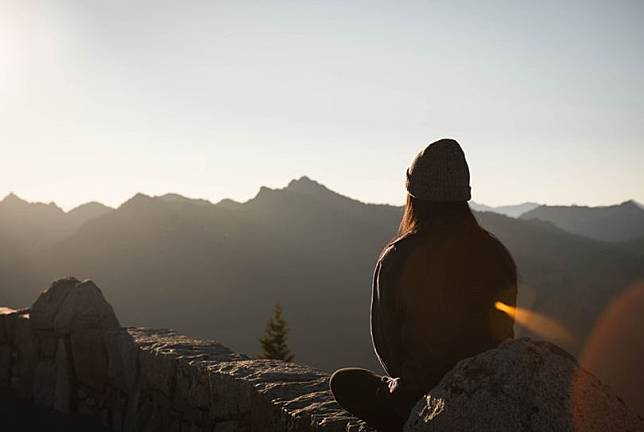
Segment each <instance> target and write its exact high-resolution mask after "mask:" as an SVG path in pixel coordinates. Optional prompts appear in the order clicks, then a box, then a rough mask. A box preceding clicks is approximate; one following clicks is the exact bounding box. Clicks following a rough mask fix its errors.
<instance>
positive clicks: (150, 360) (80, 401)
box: [0, 278, 644, 432]
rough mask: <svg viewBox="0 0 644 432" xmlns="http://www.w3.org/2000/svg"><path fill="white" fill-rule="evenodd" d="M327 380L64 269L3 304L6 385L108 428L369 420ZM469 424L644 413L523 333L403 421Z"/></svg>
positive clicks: (0, 332)
mask: <svg viewBox="0 0 644 432" xmlns="http://www.w3.org/2000/svg"><path fill="white" fill-rule="evenodd" d="M328 379H329V377H328V375H327V374H326V373H324V372H322V371H319V370H317V369H314V368H311V367H308V366H304V365H299V364H295V363H288V362H283V361H278V360H262V359H253V358H250V357H248V356H246V355H243V354H238V353H235V352H233V351H231V350H230V349H228V348H227V347H225V346H223V345H221V344H219V343H217V342H214V341H207V340H199V339H192V338H189V337H186V336H182V335H178V334H176V333H175V332H174V331H172V330H154V329H145V328H122V327H120V324H119V321H118V319H117V318H116V315H115V314H114V311H113V310H112V307H111V306H110V305H109V303H108V302H107V301H106V300H105V298H104V297H103V294H102V293H101V291H100V290H99V289H98V287H96V285H95V284H94V283H93V282H91V281H84V282H80V281H78V280H76V279H74V278H66V279H60V280H58V281H56V282H54V283H53V284H52V285H51V287H50V288H49V289H47V290H46V291H44V292H43V293H42V294H41V295H40V297H39V298H38V299H37V300H36V302H35V303H34V305H33V306H32V308H31V309H29V310H12V309H7V308H0V387H4V388H6V389H10V390H11V391H12V392H13V393H14V394H15V395H17V396H18V397H20V398H23V399H27V400H31V401H33V403H35V404H36V405H39V406H42V407H49V408H52V409H55V410H56V411H59V412H62V413H67V414H72V415H73V414H84V415H89V416H92V417H94V418H97V419H100V421H101V422H102V423H103V424H104V425H105V426H106V427H107V428H109V429H110V430H112V431H181V432H183V431H190V432H192V431H195V432H196V431H208V432H238V431H267V432H271V431H280V432H281V431H302V432H309V431H311V432H312V431H329V432H331V431H338V432H339V431H343V432H357V431H365V432H366V431H371V429H369V428H368V427H366V426H365V425H364V423H362V422H360V421H358V420H357V419H355V418H353V417H352V416H351V415H350V414H349V413H347V412H346V411H344V410H342V409H341V408H340V407H339V406H338V405H337V404H336V402H335V401H334V399H333V396H332V395H331V393H330V392H329V390H328ZM6 424H7V421H6V419H3V425H6ZM472 430H477V431H483V432H485V431H517V430H524V431H533V432H541V431H544V432H545V431H571V432H573V431H574V432H580V431H644V420H643V419H642V418H641V417H638V416H637V415H635V414H633V413H632V412H631V411H630V410H629V409H628V408H627V407H626V405H625V404H624V402H623V401H622V400H621V399H620V398H619V397H617V396H616V395H614V394H613V393H612V392H611V390H610V389H609V388H608V387H606V386H605V385H603V384H602V383H601V382H600V381H599V380H598V379H597V378H596V377H594V376H593V375H591V374H590V373H588V372H586V371H584V370H583V369H582V368H580V367H579V365H578V364H577V362H576V360H575V359H574V357H572V356H571V355H569V354H568V353H566V352H565V351H563V350H562V349H560V348H558V347H557V346H555V345H552V344H549V343H546V342H536V341H532V340H530V339H518V340H511V341H507V342H505V343H503V344H501V345H500V346H499V347H498V348H496V349H493V350H490V351H487V352H484V353H481V354H479V355H478V356H475V357H472V358H469V359H465V360H463V361H461V362H460V363H459V364H457V365H456V367H455V368H454V369H452V370H451V371H450V372H449V373H447V374H446V375H445V377H443V379H442V381H441V382H440V383H439V384H438V385H437V386H436V387H435V388H433V389H432V390H430V391H429V392H428V393H427V394H426V395H425V396H424V397H423V398H421V400H420V401H418V403H417V404H416V406H415V407H414V409H413V410H412V412H411V415H410V417H409V419H408V421H407V423H406V425H405V431H406V432H429V431H437V432H440V431H450V432H454V431H472Z"/></svg>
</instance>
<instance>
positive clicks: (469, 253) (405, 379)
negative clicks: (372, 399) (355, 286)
mask: <svg viewBox="0 0 644 432" xmlns="http://www.w3.org/2000/svg"><path fill="white" fill-rule="evenodd" d="M516 294H517V291H516V271H515V267H514V262H513V261H512V257H511V256H510V255H509V254H508V252H507V250H506V249H505V248H504V247H503V246H502V245H501V243H500V242H499V241H498V240H497V239H496V238H494V237H493V236H492V235H490V234H489V233H487V232H486V231H485V230H482V229H478V228H477V229H472V230H468V231H465V232H462V233H461V234H460V235H457V236H452V235H443V236H441V235H440V234H437V235H434V236H430V237H425V236H421V235H420V234H410V235H406V236H404V237H403V238H401V239H399V240H397V241H396V242H394V243H393V244H391V245H390V246H389V247H387V249H385V251H384V252H383V253H382V254H381V257H380V258H379V260H378V262H377V264H376V268H375V271H374V276H373V290H372V299H371V336H372V341H373V345H374V348H375V351H376V354H377V356H378V359H379V360H380V363H381V364H382V366H383V367H384V369H385V370H386V372H387V373H388V374H389V376H391V377H396V378H400V382H401V383H406V384H407V385H412V386H415V387H416V388H417V389H418V391H419V392H421V393H420V394H422V392H423V391H426V390H428V389H430V388H431V387H433V386H434V385H435V384H437V383H438V381H439V380H440V379H441V378H442V376H443V375H444V374H445V373H446V372H447V371H449V370H450V369H451V368H452V367H453V366H454V365H455V364H456V363H457V362H458V361H459V360H462V359H464V358H467V357H471V356H473V355H475V354H477V353H480V352H482V351H485V350H487V349H490V348H493V347H495V346H496V345H498V344H499V342H501V341H502V340H504V339H506V338H512V337H514V331H513V323H514V321H513V319H512V318H511V317H509V316H508V315H507V314H505V313H503V312H500V311H499V310H497V309H496V308H495V307H494V305H495V302H496V301H502V302H503V303H505V304H508V305H511V306H514V305H515V304H516Z"/></svg>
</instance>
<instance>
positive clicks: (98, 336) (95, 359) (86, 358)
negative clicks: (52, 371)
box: [70, 330, 107, 394]
mask: <svg viewBox="0 0 644 432" xmlns="http://www.w3.org/2000/svg"><path fill="white" fill-rule="evenodd" d="M70 342H71V349H72V360H73V364H74V372H75V374H76V378H77V379H78V381H79V382H80V383H81V384H84V385H86V386H88V387H91V388H92V389H93V390H94V391H96V392H98V393H99V394H100V393H102V392H103V387H104V386H105V383H106V382H107V353H106V351H105V346H104V345H103V331H102V330H78V331H75V332H74V333H72V335H71V337H70Z"/></svg>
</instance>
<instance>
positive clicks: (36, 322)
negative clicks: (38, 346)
mask: <svg viewBox="0 0 644 432" xmlns="http://www.w3.org/2000/svg"><path fill="white" fill-rule="evenodd" d="M79 283H80V282H79V281H78V279H76V278H75V277H71V276H70V277H67V278H63V279H58V280H56V281H54V282H53V283H52V284H51V286H50V287H49V288H47V289H46V290H45V291H43V292H42V293H41V294H40V296H38V298H37V299H36V302H35V303H34V304H33V306H32V307H31V325H32V327H33V328H34V330H51V329H53V328H54V319H55V318H56V314H58V311H59V310H60V307H61V306H62V304H63V303H64V301H65V299H66V298H67V296H68V295H69V293H70V292H71V291H72V289H74V287H75V286H76V285H78V284H79Z"/></svg>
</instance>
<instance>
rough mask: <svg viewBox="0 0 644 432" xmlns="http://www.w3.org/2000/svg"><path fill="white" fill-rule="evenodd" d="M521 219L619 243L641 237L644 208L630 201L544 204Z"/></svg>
mask: <svg viewBox="0 0 644 432" xmlns="http://www.w3.org/2000/svg"><path fill="white" fill-rule="evenodd" d="M521 218H522V219H540V220H542V221H547V222H552V223H553V224H555V225H556V226H558V227H559V228H562V229H564V230H566V231H569V232H571V233H573V234H578V235H583V236H586V237H590V238H593V239H595V240H604V241H611V242H618V241H626V240H631V239H635V238H638V237H642V236H644V209H642V208H641V207H640V206H639V205H638V204H637V203H636V202H635V201H632V200H631V201H625V202H623V203H621V204H618V205H611V206H602V207H586V206H547V205H543V206H539V207H537V208H535V209H533V210H531V211H529V212H527V213H524V214H523V215H522V216H521Z"/></svg>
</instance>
